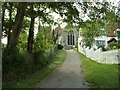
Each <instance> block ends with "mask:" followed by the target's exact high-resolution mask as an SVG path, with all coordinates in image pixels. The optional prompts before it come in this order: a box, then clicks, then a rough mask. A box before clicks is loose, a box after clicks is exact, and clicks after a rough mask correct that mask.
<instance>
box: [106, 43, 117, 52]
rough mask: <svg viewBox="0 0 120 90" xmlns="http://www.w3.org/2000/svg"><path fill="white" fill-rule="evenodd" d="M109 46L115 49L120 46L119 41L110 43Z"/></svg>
mask: <svg viewBox="0 0 120 90" xmlns="http://www.w3.org/2000/svg"><path fill="white" fill-rule="evenodd" d="M108 48H109V49H111V50H113V49H117V48H118V42H111V43H109V44H108Z"/></svg>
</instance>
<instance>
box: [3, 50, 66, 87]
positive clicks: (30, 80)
mask: <svg viewBox="0 0 120 90" xmlns="http://www.w3.org/2000/svg"><path fill="white" fill-rule="evenodd" d="M65 57H66V51H63V50H59V51H58V52H57V53H56V55H55V56H54V57H53V60H52V62H50V63H49V64H48V65H47V66H45V67H43V68H42V69H41V70H40V71H38V72H36V73H34V74H32V75H28V77H27V78H26V79H23V80H20V81H17V82H8V83H3V88H32V87H34V85H36V84H37V83H38V82H41V81H42V80H43V79H44V78H45V77H47V76H48V75H49V74H50V73H51V72H52V71H53V70H54V69H55V68H56V67H58V66H59V65H60V64H61V63H62V62H63V61H64V59H65Z"/></svg>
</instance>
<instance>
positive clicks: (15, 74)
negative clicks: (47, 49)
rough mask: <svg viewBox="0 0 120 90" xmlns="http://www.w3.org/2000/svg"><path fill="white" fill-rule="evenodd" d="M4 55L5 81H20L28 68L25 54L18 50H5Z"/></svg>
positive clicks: (3, 69)
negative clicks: (20, 77)
mask: <svg viewBox="0 0 120 90" xmlns="http://www.w3.org/2000/svg"><path fill="white" fill-rule="evenodd" d="M2 54H3V56H2V60H3V61H2V65H3V68H2V71H3V81H9V80H15V79H18V78H19V76H21V75H22V74H23V70H25V68H26V64H27V63H26V56H25V54H22V53H19V51H18V49H17V48H13V49H7V48H4V49H3V52H2Z"/></svg>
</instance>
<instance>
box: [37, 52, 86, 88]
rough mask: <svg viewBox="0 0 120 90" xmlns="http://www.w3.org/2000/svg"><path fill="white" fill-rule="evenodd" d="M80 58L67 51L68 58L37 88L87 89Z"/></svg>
mask: <svg viewBox="0 0 120 90" xmlns="http://www.w3.org/2000/svg"><path fill="white" fill-rule="evenodd" d="M80 64H81V62H80V59H79V56H78V55H77V54H76V52H75V51H73V50H67V57H66V59H65V61H64V62H63V64H61V65H60V67H58V68H57V69H56V70H55V71H54V72H53V73H51V74H50V75H49V76H48V77H47V78H46V79H44V80H43V81H42V82H41V83H40V84H38V85H37V86H36V88H87V85H86V84H85V81H84V79H83V75H82V73H81V68H80Z"/></svg>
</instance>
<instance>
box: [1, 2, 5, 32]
mask: <svg viewBox="0 0 120 90" xmlns="http://www.w3.org/2000/svg"><path fill="white" fill-rule="evenodd" d="M5 7H6V2H5V3H4V4H3V6H2V31H3V25H4V16H5Z"/></svg>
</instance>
